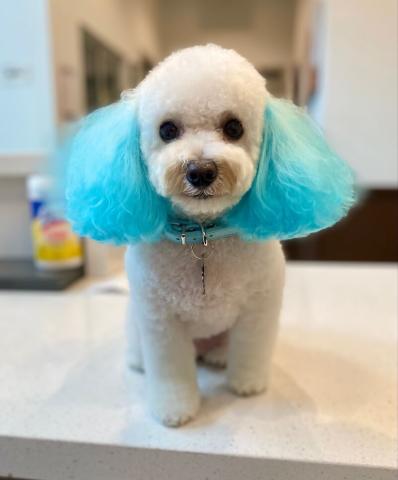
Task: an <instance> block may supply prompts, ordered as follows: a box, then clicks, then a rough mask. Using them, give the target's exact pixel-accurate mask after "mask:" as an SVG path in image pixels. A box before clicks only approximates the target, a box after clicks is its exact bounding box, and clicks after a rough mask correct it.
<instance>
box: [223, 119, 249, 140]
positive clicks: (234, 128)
mask: <svg viewBox="0 0 398 480" xmlns="http://www.w3.org/2000/svg"><path fill="white" fill-rule="evenodd" d="M223 132H224V135H225V136H226V137H228V138H229V139H230V140H239V139H240V137H241V136H242V135H243V132H244V130H243V126H242V124H241V122H240V121H239V120H238V119H237V118H231V119H230V120H227V121H226V122H225V124H224V126H223Z"/></svg>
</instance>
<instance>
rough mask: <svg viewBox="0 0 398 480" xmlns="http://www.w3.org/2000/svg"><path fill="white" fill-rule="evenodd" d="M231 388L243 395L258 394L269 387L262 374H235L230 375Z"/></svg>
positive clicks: (229, 383)
mask: <svg viewBox="0 0 398 480" xmlns="http://www.w3.org/2000/svg"><path fill="white" fill-rule="evenodd" d="M228 385H229V388H230V389H231V390H232V391H233V392H234V393H236V394H237V395H240V396H242V397H248V396H250V395H258V394H259V393H262V392H264V391H265V390H266V389H267V386H268V381H267V379H266V378H265V377H264V376H262V375H258V376H254V375H253V376H250V375H233V376H229V377H228Z"/></svg>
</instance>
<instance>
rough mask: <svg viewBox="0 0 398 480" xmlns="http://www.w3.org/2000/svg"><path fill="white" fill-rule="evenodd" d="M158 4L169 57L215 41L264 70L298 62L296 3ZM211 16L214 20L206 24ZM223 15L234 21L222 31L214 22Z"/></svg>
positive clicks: (179, 0)
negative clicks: (295, 56)
mask: <svg viewBox="0 0 398 480" xmlns="http://www.w3.org/2000/svg"><path fill="white" fill-rule="evenodd" d="M158 4H159V9H160V10H159V19H160V22H159V30H160V40H161V42H160V43H161V47H162V54H163V55H167V54H169V53H170V52H172V51H173V50H175V49H178V48H182V47H187V46H192V45H196V44H203V43H208V42H212V43H218V44H220V45H222V46H224V47H227V48H234V49H236V50H237V51H238V52H239V53H241V54H242V55H244V56H245V57H247V58H248V59H249V60H250V61H251V62H252V63H254V64H255V65H256V66H257V67H259V68H262V67H265V66H283V65H285V64H289V63H290V62H291V60H292V53H293V52H292V48H293V45H292V43H293V29H294V14H295V5H296V2H295V0H246V1H244V2H242V1H238V2H237V1H235V0H228V1H227V0H221V1H220V0H215V1H209V0H207V1H204V0H167V1H162V0H159V2H158ZM206 15H207V16H208V17H213V18H209V20H207V21H206V18H205V17H206ZM222 17H228V23H229V24H230V26H229V27H228V26H224V28H216V25H217V20H214V18H221V20H220V21H221V22H222ZM240 17H241V18H240ZM240 23H241V24H240ZM227 25H228V24H227Z"/></svg>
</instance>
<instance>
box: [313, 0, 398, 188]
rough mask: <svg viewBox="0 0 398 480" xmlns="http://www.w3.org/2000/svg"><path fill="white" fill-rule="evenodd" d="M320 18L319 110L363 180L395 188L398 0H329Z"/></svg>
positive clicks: (339, 148) (397, 175)
mask: <svg viewBox="0 0 398 480" xmlns="http://www.w3.org/2000/svg"><path fill="white" fill-rule="evenodd" d="M321 6H322V4H321ZM321 22H322V23H323V25H322V27H323V28H322V29H321V31H320V32H319V34H320V37H322V36H323V37H324V38H320V39H319V41H320V42H321V43H324V48H323V51H322V52H320V54H319V53H318V59H321V64H320V67H321V79H322V84H321V95H320V97H319V99H318V102H317V104H316V114H317V116H318V118H319V119H320V120H321V121H322V123H323V126H324V128H325V131H326V134H327V136H328V137H329V139H330V140H331V142H332V143H333V145H334V146H335V148H336V149H337V151H338V152H339V153H340V154H341V155H342V156H343V157H345V158H346V159H347V160H348V161H349V162H350V163H351V165H352V166H353V167H354V169H355V171H356V172H357V174H358V180H359V182H360V183H361V184H362V185H365V186H370V187H397V183H398V173H397V2H396V0H379V1H375V0H325V1H324V2H323V13H322V15H321Z"/></svg>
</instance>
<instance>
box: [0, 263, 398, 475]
mask: <svg viewBox="0 0 398 480" xmlns="http://www.w3.org/2000/svg"><path fill="white" fill-rule="evenodd" d="M115 285H119V286H120V285H121V286H122V287H123V286H124V285H125V280H124V278H122V277H121V279H119V280H118V282H116V283H115ZM397 292H398V288H397V269H396V267H395V266H392V265H385V266H380V265H379V266H371V265H358V264H357V265H355V264H352V265H343V264H340V265H338V264H334V265H333V264H329V265H327V264H305V263H301V264H300V263H296V264H290V265H289V267H288V280H287V286H286V292H285V304H284V310H283V314H282V319H281V331H280V336H279V341H278V346H277V349H276V353H275V357H274V370H273V379H272V384H271V388H270V391H269V392H268V393H267V394H265V395H260V396H257V397H252V398H247V399H242V398H238V397H236V396H234V395H233V394H231V393H229V392H228V390H227V389H226V386H225V379H224V374H223V373H222V372H220V371H215V370H208V369H206V368H203V367H200V368H199V383H200V387H201V390H202V392H203V405H202V410H201V412H200V415H199V417H198V418H197V419H196V420H195V421H193V422H192V423H190V424H188V425H187V426H185V427H183V428H180V429H167V428H165V427H163V426H161V425H159V424H158V423H157V422H156V421H154V420H153V419H152V418H151V417H150V415H149V414H148V413H147V411H146V405H145V397H144V390H145V383H144V376H142V375H140V374H138V373H134V372H130V371H128V370H127V368H125V366H124V337H123V322H124V310H125V306H126V295H125V294H123V293H115V292H113V293H98V291H95V289H93V288H87V286H85V287H84V288H83V287H80V288H75V289H72V290H71V291H68V292H66V293H61V294H59V293H21V292H7V291H3V292H1V293H0V477H1V476H7V475H13V476H14V477H22V478H29V479H30V478H33V479H40V480H47V479H48V480H58V479H72V478H75V479H78V480H85V479H90V480H91V479H93V480H122V479H123V480H124V479H145V480H146V479H152V478H153V479H155V478H156V479H157V480H161V479H166V478H167V479H168V480H174V479H176V480H178V479H184V480H185V479H190V480H191V479H192V480H196V479H203V480H204V479H223V478H225V479H231V480H232V479H239V480H242V479H245V478H248V479H267V480H268V479H270V480H279V479H286V478H289V479H290V478H291V479H303V480H304V479H305V480H320V479H333V480H339V479H343V478H345V479H355V480H359V479H375V480H376V479H377V480H382V479H392V478H396V468H397V457H396V456H397V446H396V442H397V418H396V413H397V409H396V400H397V398H396V393H397V389H396V387H397V363H396V360H397Z"/></svg>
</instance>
